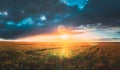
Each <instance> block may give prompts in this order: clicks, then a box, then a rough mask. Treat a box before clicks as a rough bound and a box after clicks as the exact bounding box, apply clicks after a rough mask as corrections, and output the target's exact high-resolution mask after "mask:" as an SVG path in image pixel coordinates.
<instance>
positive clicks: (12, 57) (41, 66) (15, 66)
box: [0, 42, 120, 70]
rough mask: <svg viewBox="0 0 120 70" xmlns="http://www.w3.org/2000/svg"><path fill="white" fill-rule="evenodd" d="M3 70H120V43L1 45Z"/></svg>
mask: <svg viewBox="0 0 120 70" xmlns="http://www.w3.org/2000/svg"><path fill="white" fill-rule="evenodd" d="M0 70H120V43H119V42H118V43H115V42H101V43H100V42H74V43H73V42H72V43H71V42H44V43H42V42H0Z"/></svg>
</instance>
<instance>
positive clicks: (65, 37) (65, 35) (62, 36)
mask: <svg viewBox="0 0 120 70" xmlns="http://www.w3.org/2000/svg"><path fill="white" fill-rule="evenodd" d="M60 38H61V39H64V40H67V39H68V38H69V35H67V34H63V35H60Z"/></svg>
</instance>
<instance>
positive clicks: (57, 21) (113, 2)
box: [0, 0, 120, 38]
mask: <svg viewBox="0 0 120 70" xmlns="http://www.w3.org/2000/svg"><path fill="white" fill-rule="evenodd" d="M119 3H120V1H119V0H99V1H98V0H52V1H51V0H12V1H10V0H0V38H18V37H22V36H29V35H34V34H40V33H45V32H51V31H53V29H54V28H55V27H56V26H58V25H74V26H80V25H85V24H86V25H87V24H97V23H102V26H111V27H113V26H120V24H119V23H120V13H119V12H120V4H119Z"/></svg>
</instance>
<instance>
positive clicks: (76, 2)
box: [60, 0, 88, 10]
mask: <svg viewBox="0 0 120 70" xmlns="http://www.w3.org/2000/svg"><path fill="white" fill-rule="evenodd" d="M60 2H62V3H65V4H66V5H68V6H78V8H79V9H80V10H82V9H83V8H84V7H85V6H86V4H87V2H88V0H60Z"/></svg>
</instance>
